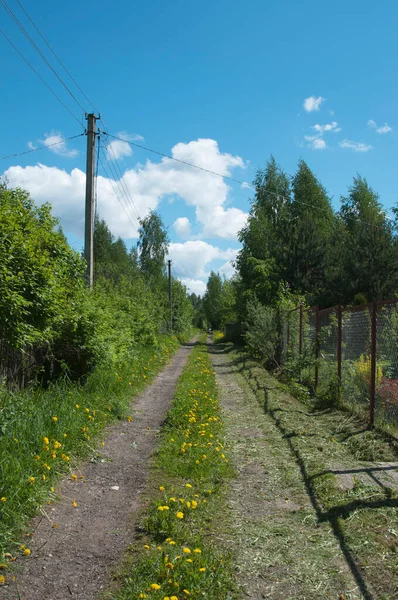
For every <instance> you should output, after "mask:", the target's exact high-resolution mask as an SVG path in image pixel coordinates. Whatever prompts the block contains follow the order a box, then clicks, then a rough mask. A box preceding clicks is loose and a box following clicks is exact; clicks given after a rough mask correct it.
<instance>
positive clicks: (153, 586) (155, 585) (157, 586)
mask: <svg viewBox="0 0 398 600" xmlns="http://www.w3.org/2000/svg"><path fill="white" fill-rule="evenodd" d="M161 587H162V586H161V585H159V584H158V583H151V585H150V588H151V589H152V590H160V588H161Z"/></svg>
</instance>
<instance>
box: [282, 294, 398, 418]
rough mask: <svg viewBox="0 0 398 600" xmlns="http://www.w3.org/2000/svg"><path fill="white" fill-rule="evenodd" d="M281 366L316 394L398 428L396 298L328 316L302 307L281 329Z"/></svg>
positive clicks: (330, 311) (329, 310)
mask: <svg viewBox="0 0 398 600" xmlns="http://www.w3.org/2000/svg"><path fill="white" fill-rule="evenodd" d="M282 363H284V364H285V365H293V366H294V368H295V370H296V374H297V375H298V378H299V379H300V381H302V382H303V383H305V384H307V385H308V386H309V387H311V388H313V389H314V390H316V391H317V392H318V393H330V394H333V393H335V394H340V397H341V399H342V400H343V402H344V404H347V405H350V406H351V407H352V408H353V409H354V410H355V411H357V412H362V413H366V414H367V415H368V418H369V423H370V425H373V424H374V423H375V421H377V422H379V423H383V424H387V425H389V426H393V427H398V298H397V299H394V300H387V301H383V302H372V303H370V304H363V305H360V306H352V307H348V308H343V307H342V306H341V305H338V306H333V307H332V308H327V309H324V310H319V309H318V307H313V308H310V309H305V308H304V307H303V306H298V307H297V308H295V309H294V310H292V311H290V312H289V313H288V314H287V315H286V317H285V319H284V321H283V323H282Z"/></svg>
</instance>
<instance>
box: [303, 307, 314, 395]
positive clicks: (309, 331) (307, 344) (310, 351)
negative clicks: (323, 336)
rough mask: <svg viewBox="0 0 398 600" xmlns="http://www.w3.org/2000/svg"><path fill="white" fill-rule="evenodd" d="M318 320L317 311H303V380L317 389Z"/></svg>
mask: <svg viewBox="0 0 398 600" xmlns="http://www.w3.org/2000/svg"><path fill="white" fill-rule="evenodd" d="M316 320H317V309H313V308H310V309H308V310H305V311H303V319H302V344H301V351H302V358H303V364H304V367H303V370H302V372H301V380H302V381H303V382H304V383H307V384H308V385H310V386H313V387H315V357H316Z"/></svg>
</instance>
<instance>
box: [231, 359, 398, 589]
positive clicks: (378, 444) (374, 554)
mask: <svg viewBox="0 0 398 600" xmlns="http://www.w3.org/2000/svg"><path fill="white" fill-rule="evenodd" d="M228 356H229V357H230V358H234V359H235V360H236V364H237V367H238V370H239V371H240V373H241V374H242V375H243V376H244V378H245V380H246V381H247V383H248V385H249V386H250V387H251V389H252V390H253V391H254V392H255V394H256V395H257V398H258V399H259V401H260V402H261V404H262V405H264V407H265V412H266V413H267V415H268V416H269V417H270V418H271V419H272V422H273V424H274V426H275V428H276V429H277V431H278V432H279V434H280V437H279V440H280V441H279V443H280V444H284V445H287V447H288V448H289V451H290V456H291V461H293V464H296V468H297V467H298V468H299V472H300V475H301V478H302V480H303V482H304V485H305V488H306V490H307V494H308V496H309V499H310V501H311V504H312V507H313V509H315V515H316V522H317V523H318V525H319V524H322V523H327V524H329V526H330V528H331V530H332V531H333V533H334V536H335V538H336V539H337V541H338V542H339V545H340V549H341V555H342V557H343V558H344V560H345V562H346V564H347V565H348V567H349V569H350V570H351V573H352V574H353V576H354V579H355V581H356V583H357V586H358V590H359V594H360V595H359V596H358V595H356V594H355V595H354V593H353V594H352V595H351V593H346V595H345V597H346V598H351V597H353V598H354V597H355V598H357V597H361V598H366V599H371V598H374V597H377V598H380V599H385V600H387V599H389V598H393V597H396V595H397V593H398V560H397V555H398V515H397V508H398V493H397V489H396V487H395V486H392V487H390V486H389V485H388V484H387V483H386V482H385V480H384V481H383V473H382V472H380V470H378V467H377V465H374V464H373V465H372V464H369V462H370V461H372V462H373V463H377V462H380V463H383V462H384V463H388V462H389V461H391V462H397V455H396V453H395V451H394V449H393V448H392V447H391V445H390V444H389V443H388V442H387V441H386V440H384V439H383V438H382V436H380V435H378V434H377V432H371V431H368V430H366V429H364V428H363V427H362V426H361V424H360V422H358V420H357V419H356V418H355V417H353V416H349V415H347V413H344V412H342V411H339V410H332V409H329V410H325V411H311V410H309V409H308V408H307V407H304V406H303V404H302V403H300V402H299V401H297V400H296V399H295V398H293V397H292V396H291V395H290V394H289V393H288V391H287V390H286V387H285V386H283V385H282V384H280V383H279V382H277V381H276V380H275V379H274V378H273V377H272V376H271V375H269V374H268V373H267V372H266V371H265V369H263V368H262V367H261V366H260V365H259V363H258V362H257V361H255V360H254V359H251V358H250V357H249V356H247V355H246V354H245V353H243V352H238V351H233V352H230V353H229V355H228ZM367 463H368V464H367ZM372 468H373V470H372ZM386 468H387V465H386ZM364 469H365V470H366V469H367V471H365V472H367V473H370V474H371V475H370V478H369V479H366V478H365V477H363V475H364ZM382 469H383V465H381V471H382ZM341 476H345V477H349V478H351V484H349V485H347V487H345V486H344V485H342V483H344V482H343V480H342V479H341ZM372 477H376V478H377V479H379V483H377V482H376V481H374V480H373V481H372ZM283 479H284V480H283V482H281V483H282V485H283V486H285V487H286V488H289V489H292V490H293V489H294V471H293V470H292V468H291V465H289V464H286V465H285V470H284V474H283ZM346 481H347V479H346Z"/></svg>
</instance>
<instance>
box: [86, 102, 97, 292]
mask: <svg viewBox="0 0 398 600" xmlns="http://www.w3.org/2000/svg"><path fill="white" fill-rule="evenodd" d="M86 119H87V161H86V213H85V224H84V258H85V259H86V262H87V283H88V285H89V287H90V289H91V288H92V287H93V278H94V170H95V167H94V160H95V159H94V157H95V138H96V135H97V134H96V121H97V117H96V116H95V115H94V114H93V113H90V114H89V115H86Z"/></svg>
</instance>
